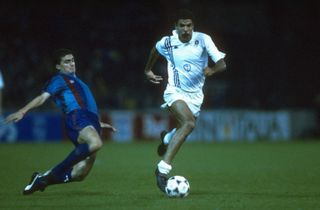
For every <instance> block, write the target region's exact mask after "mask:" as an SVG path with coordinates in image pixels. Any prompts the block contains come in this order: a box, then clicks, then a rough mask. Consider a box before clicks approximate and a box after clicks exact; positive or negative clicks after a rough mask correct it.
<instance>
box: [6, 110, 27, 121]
mask: <svg viewBox="0 0 320 210" xmlns="http://www.w3.org/2000/svg"><path fill="white" fill-rule="evenodd" d="M23 116H24V113H23V112H21V111H18V112H15V113H13V114H10V115H9V116H8V117H6V119H5V120H4V122H5V123H10V122H18V121H20V120H21V119H22V118H23Z"/></svg>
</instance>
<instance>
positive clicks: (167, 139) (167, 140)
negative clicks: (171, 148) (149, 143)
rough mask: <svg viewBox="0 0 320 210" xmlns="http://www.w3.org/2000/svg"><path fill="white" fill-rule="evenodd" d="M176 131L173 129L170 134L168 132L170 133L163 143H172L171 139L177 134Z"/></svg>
mask: <svg viewBox="0 0 320 210" xmlns="http://www.w3.org/2000/svg"><path fill="white" fill-rule="evenodd" d="M176 131H177V129H176V128H174V129H172V130H171V131H170V132H168V133H167V134H166V135H165V137H164V139H163V143H164V144H169V142H170V141H171V139H172V137H173V135H174V134H175V133H176Z"/></svg>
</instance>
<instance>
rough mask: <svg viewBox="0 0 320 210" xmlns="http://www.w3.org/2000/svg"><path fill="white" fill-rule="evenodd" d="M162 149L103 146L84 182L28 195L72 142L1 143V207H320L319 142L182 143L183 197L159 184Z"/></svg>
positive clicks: (177, 169)
mask: <svg viewBox="0 0 320 210" xmlns="http://www.w3.org/2000/svg"><path fill="white" fill-rule="evenodd" d="M156 147H157V144H156V143H154V142H149V143H147V142H139V143H132V144H117V143H110V142H108V143H105V145H104V147H103V149H102V150H101V151H100V152H99V154H98V157H97V162H96V164H95V166H94V168H93V169H92V171H91V174H90V175H89V176H88V177H87V179H86V180H85V181H83V182H74V183H69V184H61V185H54V186H50V187H48V188H47V189H46V190H45V192H43V193H42V192H36V193H34V194H32V195H30V196H23V195H22V194H21V191H22V189H23V188H24V186H25V185H26V184H27V182H28V181H29V178H30V175H31V174H32V172H34V171H41V172H43V171H45V170H47V169H48V168H49V167H51V166H53V165H55V164H56V163H58V162H59V161H61V160H62V159H63V158H64V157H65V156H66V155H67V154H68V153H69V152H70V151H71V150H72V145H71V143H58V144H1V145H0V158H1V159H0V160H1V161H0V164H1V170H0V178H1V179H0V209H5V210H12V209H32V210H44V209H46V210H47V209H58V210H64V209H68V210H73V209H75V210H94V209H112V210H113V209H114V210H117V209H126V210H127V209H128V210H144V209H146V210H153V209H154V210H156V209H157V210H165V209H170V210H171V209H175V210H180V209H183V210H197V209H200V210H225V209H237V210H241V209H243V210H250V209H252V210H253V209H254V210H257V209H259V210H261V209H268V210H271V209H277V210H278V209H279V210H284V209H290V210H294V209H296V210H305V209H312V210H314V209H320V141H308V142H302V141H296V142H291V143H266V142H264V143H187V144H184V145H183V147H182V149H181V151H180V152H179V153H178V156H177V157H176V159H175V160H174V163H173V166H174V169H173V171H172V173H171V175H176V174H177V175H183V176H185V177H187V178H188V180H189V181H190V184H191V192H190V195H189V196H188V197H186V198H183V199H173V198H168V197H166V196H165V195H164V194H162V193H161V192H160V191H159V190H158V189H157V187H156V184H155V177H154V169H155V167H156V164H157V163H158V161H159V160H160V159H159V157H157V156H156V153H155V150H156Z"/></svg>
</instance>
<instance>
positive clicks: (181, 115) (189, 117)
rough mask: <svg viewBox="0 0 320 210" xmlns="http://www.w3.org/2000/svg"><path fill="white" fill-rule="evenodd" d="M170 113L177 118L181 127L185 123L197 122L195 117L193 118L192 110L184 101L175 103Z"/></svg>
mask: <svg viewBox="0 0 320 210" xmlns="http://www.w3.org/2000/svg"><path fill="white" fill-rule="evenodd" d="M170 112H171V113H172V114H173V115H174V116H175V118H176V119H177V120H178V122H179V123H180V125H181V124H182V123H184V122H188V121H192V122H194V121H195V117H194V116H193V114H192V112H191V110H190V108H189V107H188V105H187V103H186V102H185V101H183V100H177V101H175V102H173V104H172V105H171V106H170Z"/></svg>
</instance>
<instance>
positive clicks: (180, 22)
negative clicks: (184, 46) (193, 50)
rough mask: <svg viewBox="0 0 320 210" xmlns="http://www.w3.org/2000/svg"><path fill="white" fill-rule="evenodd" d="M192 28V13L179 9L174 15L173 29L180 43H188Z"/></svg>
mask: <svg viewBox="0 0 320 210" xmlns="http://www.w3.org/2000/svg"><path fill="white" fill-rule="evenodd" d="M193 28H194V16H193V13H192V12H191V11H189V10H186V9H180V10H178V11H177V12H176V15H175V29H176V31H177V33H178V36H179V39H180V41H181V42H189V41H190V40H191V38H192V32H193Z"/></svg>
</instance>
